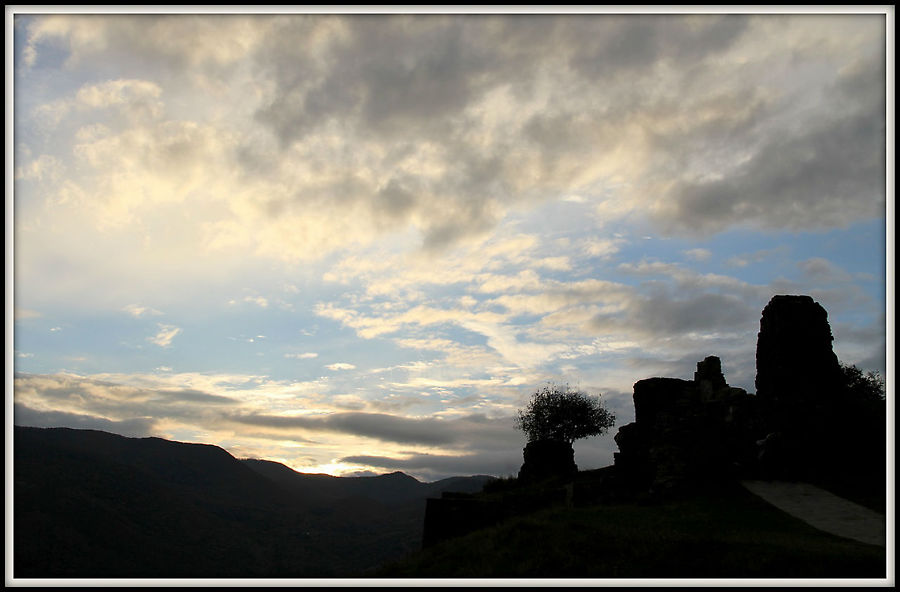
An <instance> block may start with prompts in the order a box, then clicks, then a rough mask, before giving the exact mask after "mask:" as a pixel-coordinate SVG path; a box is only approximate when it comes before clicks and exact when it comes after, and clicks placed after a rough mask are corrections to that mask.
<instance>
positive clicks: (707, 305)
mask: <svg viewBox="0 0 900 592" xmlns="http://www.w3.org/2000/svg"><path fill="white" fill-rule="evenodd" d="M757 316H758V311H757V310H756V308H754V307H752V306H750V305H748V304H747V303H746V302H744V301H743V300H742V299H740V298H738V297H736V296H731V295H725V294H699V295H695V296H690V297H678V296H671V295H667V294H662V293H658V294H651V295H647V296H643V295H636V296H635V297H634V298H633V299H632V300H631V301H630V302H629V303H628V304H627V306H626V310H625V314H624V315H623V314H621V313H615V314H612V313H611V314H603V315H598V316H596V317H594V319H593V320H592V321H591V326H592V327H593V328H594V329H595V330H598V331H602V330H606V329H613V328H618V329H625V328H628V329H632V330H636V331H638V332H642V333H647V334H650V335H655V336H657V337H659V338H660V339H671V338H676V337H679V336H683V335H684V334H686V333H691V332H698V331H699V332H703V331H705V332H720V331H733V330H742V329H745V328H746V327H748V326H752V325H753V322H754V321H755V320H756V317H757Z"/></svg>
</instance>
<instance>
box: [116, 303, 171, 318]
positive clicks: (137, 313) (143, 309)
mask: <svg viewBox="0 0 900 592" xmlns="http://www.w3.org/2000/svg"><path fill="white" fill-rule="evenodd" d="M122 310H124V311H125V312H127V313H128V314H130V315H131V316H133V317H138V318H139V317H142V316H144V315H153V316H156V315H161V314H162V313H161V312H159V311H158V310H156V309H153V308H150V307H149V306H141V305H139V304H129V305H128V306H126V307H125V308H123V309H122Z"/></svg>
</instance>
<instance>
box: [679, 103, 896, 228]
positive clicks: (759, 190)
mask: <svg viewBox="0 0 900 592" xmlns="http://www.w3.org/2000/svg"><path fill="white" fill-rule="evenodd" d="M884 138H885V128H884V119H883V117H882V116H879V115H875V114H860V115H855V116H852V117H848V118H843V119H839V120H837V121H828V122H825V123H823V124H822V125H821V127H818V128H814V129H806V130H801V131H799V133H798V134H797V135H794V136H791V135H790V132H786V135H785V136H782V137H775V138H771V139H770V140H769V141H768V142H767V143H766V144H765V145H763V146H762V147H761V148H760V149H759V150H758V151H757V152H756V154H755V155H754V156H753V157H752V158H751V159H750V160H749V161H748V162H747V163H745V164H744V165H742V166H741V167H740V168H739V169H738V170H737V171H736V172H735V173H733V174H731V175H729V176H727V177H725V178H723V179H718V180H714V181H708V182H701V183H690V182H682V183H680V184H679V186H678V188H677V189H676V190H675V191H673V193H672V195H671V197H670V199H671V200H672V202H673V206H674V212H667V214H673V213H674V217H672V218H671V221H672V222H674V223H675V224H678V225H683V227H684V228H687V227H689V228H690V230H691V232H694V231H696V230H698V229H700V230H706V231H707V232H710V231H719V230H722V229H724V228H726V227H728V226H730V225H735V224H747V223H751V224H754V225H756V226H760V227H764V228H783V229H806V228H828V227H835V226H837V227H840V226H844V225H846V224H848V223H849V222H851V221H853V220H857V219H859V218H864V217H877V216H881V215H883V214H884V206H885V203H884V196H885V174H884V173H885V143H884ZM850 212H852V214H849V213H850Z"/></svg>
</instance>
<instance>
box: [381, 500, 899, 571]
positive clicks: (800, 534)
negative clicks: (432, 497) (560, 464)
mask: <svg viewBox="0 0 900 592" xmlns="http://www.w3.org/2000/svg"><path fill="white" fill-rule="evenodd" d="M379 575H380V576H382V577H416V578H430V577H436V578H466V577H477V578H511V577H514V578H520V577H521V578H567V577H578V578H642V579H643V578H804V579H807V578H884V577H885V575H886V567H885V551H884V549H883V548H879V547H873V546H870V545H865V544H861V543H856V542H853V541H849V540H846V539H841V538H838V537H834V536H831V535H829V534H826V533H822V532H820V531H818V530H815V529H814V528H812V527H810V526H808V525H806V524H805V523H803V522H801V521H800V520H797V519H795V518H792V517H791V516H788V515H787V514H784V513H783V512H780V511H779V510H777V509H775V508H773V507H771V506H770V505H768V504H766V503H765V502H763V501H762V500H760V499H758V498H756V497H755V496H753V495H752V494H750V493H749V492H746V491H744V490H742V489H739V488H733V489H730V490H728V491H724V492H721V494H717V495H707V496H703V497H696V498H693V499H684V500H677V501H669V502H665V503H658V504H637V503H629V504H615V505H598V506H592V507H586V508H564V507H560V508H553V509H548V510H544V511H541V512H538V513H535V514H531V515H528V516H523V517H519V518H515V519H513V520H509V521H507V522H505V523H503V524H500V525H498V526H496V527H492V528H488V529H485V530H481V531H478V532H474V533H470V534H469V535H466V536H465V537H460V538H458V539H454V540H449V541H445V542H443V543H441V544H439V545H436V546H435V547H432V548H429V549H427V550H425V551H422V552H420V553H418V554H416V555H414V556H411V557H409V558H408V559H407V560H406V561H404V562H402V563H396V564H393V565H391V566H389V567H387V568H386V569H384V570H383V571H382V572H381V573H380V574H379Z"/></svg>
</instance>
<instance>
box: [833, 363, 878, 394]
mask: <svg viewBox="0 0 900 592" xmlns="http://www.w3.org/2000/svg"><path fill="white" fill-rule="evenodd" d="M841 371H842V372H843V373H844V384H845V386H846V388H847V394H849V395H850V397H851V398H852V399H853V400H855V401H872V402H877V401H884V378H882V377H881V374H879V373H878V372H875V371H869V372H863V371H862V370H860V369H859V368H857V367H856V366H855V365H853V364H850V365H846V364H841Z"/></svg>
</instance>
